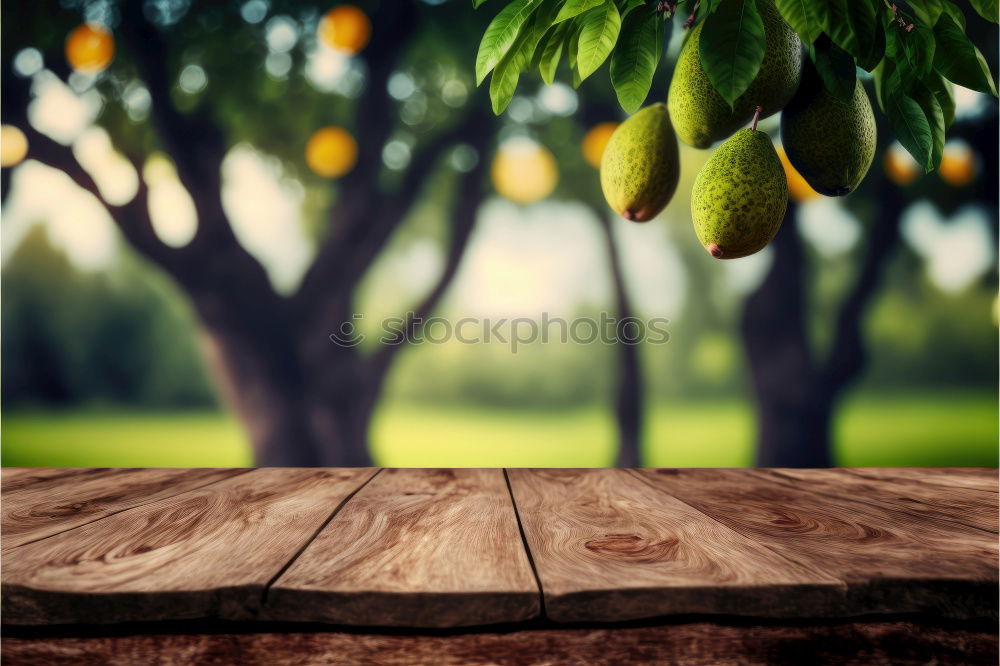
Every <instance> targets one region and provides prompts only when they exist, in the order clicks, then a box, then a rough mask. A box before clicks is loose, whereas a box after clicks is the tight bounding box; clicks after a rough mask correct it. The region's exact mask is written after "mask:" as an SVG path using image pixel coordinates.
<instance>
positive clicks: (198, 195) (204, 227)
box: [118, 2, 259, 266]
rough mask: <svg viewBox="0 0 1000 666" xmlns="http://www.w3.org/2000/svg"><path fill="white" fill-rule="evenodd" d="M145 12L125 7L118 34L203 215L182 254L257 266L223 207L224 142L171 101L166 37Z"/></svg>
mask: <svg viewBox="0 0 1000 666" xmlns="http://www.w3.org/2000/svg"><path fill="white" fill-rule="evenodd" d="M142 7H143V3H141V2H126V3H123V5H122V25H121V28H120V29H119V31H118V33H119V34H120V35H121V36H122V39H123V41H124V42H125V44H126V45H127V46H128V48H129V52H130V53H131V55H132V57H133V58H134V60H135V63H136V66H137V68H138V70H139V74H140V77H141V79H142V81H143V82H144V83H145V85H146V88H147V89H148V90H149V95H150V98H151V100H152V109H151V117H152V121H153V125H154V127H155V128H156V131H157V136H158V137H159V140H160V142H161V143H162V145H163V148H164V150H165V151H166V152H167V154H168V155H170V158H171V159H172V160H173V162H174V164H175V165H176V167H177V176H178V178H179V179H180V181H181V183H182V184H183V185H184V187H185V188H186V189H187V191H188V192H190V193H191V198H192V199H193V200H194V205H195V209H196V211H197V213H198V228H197V231H196V232H195V236H194V238H193V239H192V240H191V242H190V243H189V244H188V245H187V246H185V247H184V248H183V250H182V251H183V253H184V254H187V255H199V256H200V257H202V258H204V257H206V256H211V255H214V254H216V253H217V252H218V251H220V250H223V251H225V252H227V253H228V254H230V255H231V256H234V257H238V258H239V261H241V262H242V263H244V264H247V265H249V264H250V263H253V264H257V261H256V259H254V258H253V257H252V256H251V255H250V254H249V253H248V252H246V250H245V249H243V247H242V246H241V245H240V244H239V241H238V240H237V239H236V236H235V235H234V234H233V230H232V227H231V226H230V225H229V220H228V218H227V217H226V214H225V211H224V209H223V207H222V174H221V165H222V160H223V159H224V158H225V155H226V149H227V146H226V140H225V137H224V135H223V133H222V131H221V130H220V129H219V128H218V126H216V124H215V123H214V122H213V121H212V119H211V118H210V116H209V113H208V112H207V111H206V110H205V109H204V108H201V109H199V110H198V111H196V112H194V113H191V114H189V115H184V114H182V113H180V112H179V111H178V110H177V108H176V107H175V106H174V104H173V101H172V100H171V98H170V90H171V88H172V86H173V84H172V77H171V73H170V72H169V71H168V69H167V66H166V54H167V52H168V50H169V49H168V45H167V43H166V42H165V40H164V39H163V35H162V33H161V32H160V31H159V30H157V29H156V28H155V27H154V26H153V25H152V24H150V23H149V21H147V20H146V19H145V17H144V16H143V12H142ZM258 266H259V264H258Z"/></svg>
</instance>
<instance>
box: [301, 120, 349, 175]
mask: <svg viewBox="0 0 1000 666" xmlns="http://www.w3.org/2000/svg"><path fill="white" fill-rule="evenodd" d="M357 161H358V144H357V142H356V141H355V140H354V137H353V136H351V134H350V132H348V131H347V130H345V129H342V128H340V127H333V126H330V127H321V128H320V129H318V130H316V132H314V133H313V135H312V136H311V137H309V142H308V143H307V144H306V163H307V164H308V165H309V168H310V169H312V170H313V172H315V173H316V174H317V175H319V176H322V177H323V178H340V177H341V176H343V175H344V174H346V173H347V172H349V171H350V170H351V169H353V168H354V165H355V163H356V162H357Z"/></svg>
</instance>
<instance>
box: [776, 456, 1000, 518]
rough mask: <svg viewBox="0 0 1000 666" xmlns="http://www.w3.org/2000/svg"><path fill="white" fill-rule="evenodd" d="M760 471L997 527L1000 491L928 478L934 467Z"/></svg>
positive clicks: (889, 505) (927, 514) (885, 504)
mask: <svg viewBox="0 0 1000 666" xmlns="http://www.w3.org/2000/svg"><path fill="white" fill-rule="evenodd" d="M762 471H763V470H762ZM764 473H765V474H766V475H767V476H768V477H769V478H771V479H773V480H774V481H776V482H778V483H782V484H784V485H791V486H793V487H800V486H802V487H805V488H807V489H808V490H809V491H810V492H814V493H819V494H821V495H831V496H833V497H836V498H838V499H850V500H853V501H855V502H862V503H864V504H868V505H875V506H877V507H881V508H885V509H890V510H897V511H902V512H903V513H905V514H907V515H908V516H921V517H923V518H927V519H928V520H933V521H945V522H948V523H957V524H959V525H966V526H968V527H975V528H977V529H981V530H984V531H986V532H992V533H993V534H997V533H998V531H1000V529H998V520H1000V494H998V493H996V492H992V493H989V492H984V491H982V490H978V489H972V488H967V487H963V486H946V485H940V484H937V483H934V480H935V479H936V478H938V477H939V476H941V475H940V474H938V473H936V472H935V471H934V470H929V471H927V472H925V473H924V475H923V478H922V479H919V480H918V479H907V478H892V477H885V478H882V479H877V480H876V479H872V478H866V477H864V476H859V475H857V474H854V473H852V472H851V471H850V470H841V469H806V470H802V469H771V470H766V471H764Z"/></svg>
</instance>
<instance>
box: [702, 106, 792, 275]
mask: <svg viewBox="0 0 1000 666" xmlns="http://www.w3.org/2000/svg"><path fill="white" fill-rule="evenodd" d="M756 125H757V123H756V121H755V122H754V128H752V129H744V130H740V131H739V132H737V133H736V134H734V135H733V136H732V137H731V138H730V139H729V140H727V141H726V142H725V143H723V144H722V145H721V146H719V147H718V148H717V149H716V151H715V153H714V154H713V155H712V157H711V158H710V159H709V160H708V162H707V163H705V166H704V167H702V170H701V172H700V173H699V174H698V177H697V178H696V179H695V182H694V190H693V191H692V192H691V218H692V220H693V221H694V230H695V233H696V234H697V236H698V240H699V241H700V242H701V244H702V245H703V246H704V247H705V249H706V250H708V252H709V254H711V255H712V256H713V257H715V258H716V259H737V258H739V257H745V256H747V255H750V254H753V253H754V252H758V251H759V250H761V249H762V248H763V247H764V246H765V245H767V244H768V243H769V242H771V239H772V238H774V235H775V234H776V233H778V228H779V227H780V226H781V221H782V219H783V218H784V216H785V208H786V206H787V205H788V182H787V181H786V180H785V170H784V169H783V168H782V166H781V159H780V158H779V157H778V153H777V152H776V151H775V150H774V144H772V143H771V137H769V136H768V135H767V134H765V133H764V132H759V131H757V129H756Z"/></svg>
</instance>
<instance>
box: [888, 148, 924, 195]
mask: <svg viewBox="0 0 1000 666" xmlns="http://www.w3.org/2000/svg"><path fill="white" fill-rule="evenodd" d="M882 167H883V168H884V169H885V174H886V175H887V176H888V177H889V180H891V181H892V182H894V183H896V184H897V185H909V184H910V183H912V182H913V181H915V180H916V179H917V176H919V175H920V165H919V164H917V162H916V160H914V159H913V157H911V156H910V154H909V153H908V152H906V149H905V148H903V147H902V146H900V145H899V144H896V143H894V144H893V145H891V146H889V148H888V150H886V151H885V157H884V158H883V160H882Z"/></svg>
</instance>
